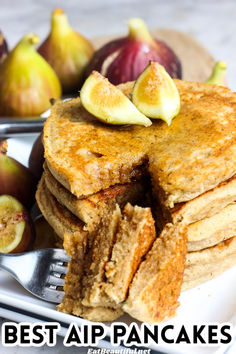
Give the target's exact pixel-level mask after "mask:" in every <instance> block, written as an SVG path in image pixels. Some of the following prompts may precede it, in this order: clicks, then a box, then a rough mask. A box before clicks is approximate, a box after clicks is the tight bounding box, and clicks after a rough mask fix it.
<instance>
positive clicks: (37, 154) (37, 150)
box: [29, 133, 44, 180]
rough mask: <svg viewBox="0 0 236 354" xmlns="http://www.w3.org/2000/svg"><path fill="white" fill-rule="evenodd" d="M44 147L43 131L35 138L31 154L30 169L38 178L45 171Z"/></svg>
mask: <svg viewBox="0 0 236 354" xmlns="http://www.w3.org/2000/svg"><path fill="white" fill-rule="evenodd" d="M43 163H44V148H43V143H42V133H41V134H40V135H39V136H38V138H37V139H36V140H35V142H34V145H33V147H32V150H31V153H30V156H29V169H30V171H31V172H32V173H33V175H34V176H35V178H36V179H37V180H39V179H40V177H41V175H42V173H43Z"/></svg>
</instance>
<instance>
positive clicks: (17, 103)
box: [0, 34, 61, 117]
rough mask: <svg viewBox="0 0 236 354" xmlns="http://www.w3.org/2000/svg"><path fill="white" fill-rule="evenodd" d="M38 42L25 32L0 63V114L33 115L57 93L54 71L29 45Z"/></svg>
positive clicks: (48, 105) (57, 95) (58, 83)
mask: <svg viewBox="0 0 236 354" xmlns="http://www.w3.org/2000/svg"><path fill="white" fill-rule="evenodd" d="M38 41H39V38H38V36H36V35H34V34H28V35H26V36H25V37H23V39H22V40H21V41H20V42H19V43H18V44H17V45H16V47H15V48H14V49H13V50H12V51H11V52H10V54H9V55H8V56H7V57H6V59H5V60H4V61H3V63H2V64H1V65H0V116H20V117H21V116H23V117H26V116H37V115H39V114H41V113H42V112H44V111H45V110H47V109H48V108H49V107H50V102H49V100H50V98H52V97H54V98H59V97H60V96H61V85H60V82H59V79H58V78H57V75H56V73H55V72H54V70H53V69H52V68H51V66H50V65H49V64H48V63H47V62H46V60H44V58H42V57H41V55H39V54H38V53H37V52H36V51H35V49H34V48H33V46H34V45H35V44H37V43H38Z"/></svg>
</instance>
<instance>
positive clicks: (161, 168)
mask: <svg viewBox="0 0 236 354" xmlns="http://www.w3.org/2000/svg"><path fill="white" fill-rule="evenodd" d="M175 83H176V85H177V88H178V90H179V93H180V97H181V110H180V113H179V114H178V115H177V116H176V117H175V118H174V119H173V121H172V123H171V125H170V126H167V124H166V123H165V122H163V121H160V120H154V121H153V124H152V125H151V126H150V127H147V128H144V127H141V126H110V125H105V124H103V123H101V122H98V120H96V119H95V118H94V117H93V116H92V115H90V114H89V113H88V112H86V110H85V109H84V108H83V107H82V106H81V103H80V99H79V98H76V99H73V100H71V101H67V102H63V103H57V104H56V105H55V106H54V107H53V108H52V113H51V115H50V117H49V118H48V119H47V122H46V124H45V128H44V138H43V141H44V147H45V157H46V160H47V164H48V167H49V169H50V171H51V173H52V174H53V175H54V177H55V178H56V179H57V180H58V181H59V182H60V183H61V184H62V185H64V186H65V187H66V188H67V189H68V190H69V191H71V193H72V194H74V195H76V197H77V198H81V197H83V196H88V195H92V194H94V193H96V192H98V191H100V190H103V189H106V188H109V187H110V186H112V185H115V184H124V183H129V182H131V180H132V178H133V177H135V176H136V174H137V171H138V167H140V168H141V167H143V166H146V168H147V170H148V173H149V174H150V175H151V176H152V184H153V189H154V190H155V192H156V193H157V194H158V196H159V199H160V200H161V203H162V204H163V205H166V206H167V207H169V208H173V207H174V205H175V204H177V203H180V202H185V201H188V200H191V199H193V198H195V197H197V196H199V195H200V194H202V193H204V192H206V191H208V190H210V189H212V188H215V187H216V186H217V185H218V184H219V183H221V182H223V181H226V180H228V179H229V178H231V177H232V176H233V175H234V174H235V171H236V119H235V113H236V94H234V93H232V92H231V91H230V90H229V89H228V88H225V87H223V86H216V85H205V84H201V83H196V82H194V83H193V82H186V81H179V80H175ZM132 87H133V83H126V84H123V85H120V86H119V88H120V89H121V90H122V91H123V92H124V93H125V94H126V95H130V94H131V92H132Z"/></svg>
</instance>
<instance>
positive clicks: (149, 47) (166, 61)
mask: <svg viewBox="0 0 236 354" xmlns="http://www.w3.org/2000/svg"><path fill="white" fill-rule="evenodd" d="M128 25H129V34H128V36H127V37H122V38H119V39H115V40H112V41H111V42H109V43H107V44H106V45H104V46H103V47H102V48H100V49H99V50H98V51H97V52H95V54H94V56H93V58H92V59H91V61H90V63H89V65H88V68H87V70H86V77H87V76H89V75H90V73H91V72H92V71H93V70H96V71H99V72H100V73H101V74H102V75H103V76H105V77H107V78H108V80H109V81H110V82H111V83H112V84H114V85H118V84H120V83H123V82H127V81H134V80H136V79H137V77H138V76H139V75H140V74H141V72H143V70H144V69H145V68H146V67H147V65H148V64H149V62H150V61H154V62H158V63H159V64H161V65H162V66H164V68H165V70H166V71H167V73H168V74H169V75H170V76H171V77H172V78H179V79H181V77H182V70H181V63H180V61H179V59H178V57H177V56H176V54H175V53H174V52H173V50H172V49H171V48H170V47H169V46H168V45H167V44H165V43H164V42H162V41H160V40H157V39H155V38H152V37H151V35H150V33H149V32H148V29H147V27H146V25H145V23H144V22H143V21H142V20H141V19H140V18H132V19H130V20H129V22H128Z"/></svg>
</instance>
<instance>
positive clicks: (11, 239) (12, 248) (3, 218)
mask: <svg viewBox="0 0 236 354" xmlns="http://www.w3.org/2000/svg"><path fill="white" fill-rule="evenodd" d="M33 241H34V231H33V228H32V225H31V221H30V219H29V217H28V215H27V214H26V212H25V210H24V207H23V205H22V204H21V203H20V202H19V201H18V200H17V199H15V198H13V197H11V196H9V195H1V196H0V252H3V253H20V252H24V251H27V250H29V249H30V248H31V246H32V244H33Z"/></svg>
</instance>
